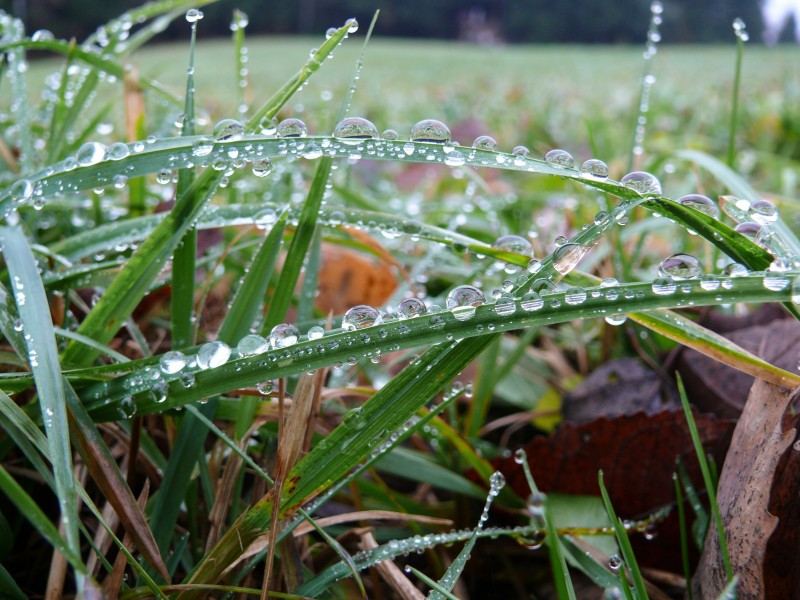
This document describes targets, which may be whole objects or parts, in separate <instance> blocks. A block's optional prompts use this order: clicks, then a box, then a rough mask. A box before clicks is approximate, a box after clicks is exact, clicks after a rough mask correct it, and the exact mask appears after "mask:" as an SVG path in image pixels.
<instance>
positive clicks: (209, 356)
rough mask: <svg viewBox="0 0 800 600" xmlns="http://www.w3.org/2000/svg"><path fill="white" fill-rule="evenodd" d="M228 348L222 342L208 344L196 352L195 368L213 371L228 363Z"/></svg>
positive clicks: (229, 354) (229, 351)
mask: <svg viewBox="0 0 800 600" xmlns="http://www.w3.org/2000/svg"><path fill="white" fill-rule="evenodd" d="M230 356H231V349H230V347H229V346H228V345H227V344H225V343H224V342H208V343H207V344H203V345H202V346H200V349H199V350H198V351H197V366H198V367H199V368H200V369H214V368H216V367H220V366H222V365H224V364H225V363H226V362H228V359H229V358H230Z"/></svg>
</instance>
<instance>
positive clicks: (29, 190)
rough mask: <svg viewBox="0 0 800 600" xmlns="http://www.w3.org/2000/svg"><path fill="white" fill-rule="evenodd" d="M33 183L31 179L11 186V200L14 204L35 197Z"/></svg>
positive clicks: (22, 180) (19, 181)
mask: <svg viewBox="0 0 800 600" xmlns="http://www.w3.org/2000/svg"><path fill="white" fill-rule="evenodd" d="M33 188H34V186H33V182H31V181H30V180H29V179H20V180H18V181H16V182H15V183H14V185H12V186H11V199H12V200H13V201H14V202H25V201H26V200H28V199H30V197H31V196H32V195H33Z"/></svg>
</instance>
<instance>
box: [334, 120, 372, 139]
mask: <svg viewBox="0 0 800 600" xmlns="http://www.w3.org/2000/svg"><path fill="white" fill-rule="evenodd" d="M333 137H336V138H341V139H344V140H352V141H355V142H356V143H358V142H359V141H361V140H371V139H375V138H377V137H378V128H377V127H375V125H374V124H373V123H372V121H368V120H367V119H364V118H362V117H347V118H346V119H342V120H341V121H339V124H338V125H336V128H335V129H334V130H333Z"/></svg>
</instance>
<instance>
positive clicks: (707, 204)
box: [678, 194, 719, 219]
mask: <svg viewBox="0 0 800 600" xmlns="http://www.w3.org/2000/svg"><path fill="white" fill-rule="evenodd" d="M678 204H682V205H683V206H688V207H689V208H693V209H694V210H696V211H698V212H701V213H703V214H704V215H708V216H709V217H713V218H715V219H718V218H719V207H718V206H717V205H716V204H715V203H714V201H713V200H712V199H711V198H709V197H708V196H703V195H702V194H686V195H685V196H681V197H680V198H678Z"/></svg>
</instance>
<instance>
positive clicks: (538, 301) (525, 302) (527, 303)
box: [519, 292, 544, 312]
mask: <svg viewBox="0 0 800 600" xmlns="http://www.w3.org/2000/svg"><path fill="white" fill-rule="evenodd" d="M519 305H520V306H521V307H522V310H524V311H527V312H533V311H534V310H539V309H541V308H542V307H543V306H544V300H542V297H541V296H540V295H539V294H537V293H536V292H528V293H527V294H525V295H524V296H522V299H521V300H520V303H519Z"/></svg>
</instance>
